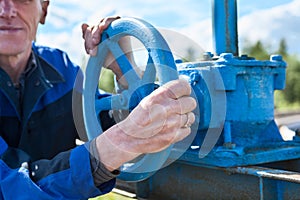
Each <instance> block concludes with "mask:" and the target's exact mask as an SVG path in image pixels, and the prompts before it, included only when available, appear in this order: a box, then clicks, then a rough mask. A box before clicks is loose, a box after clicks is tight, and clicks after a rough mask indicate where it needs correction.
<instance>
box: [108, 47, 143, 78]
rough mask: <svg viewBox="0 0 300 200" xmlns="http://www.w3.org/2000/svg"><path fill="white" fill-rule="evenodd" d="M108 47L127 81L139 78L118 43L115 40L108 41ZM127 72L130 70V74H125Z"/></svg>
mask: <svg viewBox="0 0 300 200" xmlns="http://www.w3.org/2000/svg"><path fill="white" fill-rule="evenodd" d="M108 48H109V49H110V51H111V52H112V54H113V56H114V57H115V59H116V61H117V63H118V65H119V66H120V69H121V70H122V73H123V75H125V78H126V80H127V82H136V81H138V80H140V78H139V76H138V75H137V74H136V72H135V70H134V68H133V67H132V65H131V63H130V62H129V60H128V58H127V57H126V54H125V53H124V52H123V50H122V49H121V47H120V45H119V44H118V43H117V42H113V41H110V42H109V44H108ZM129 72H131V73H130V76H127V75H126V74H127V73H129Z"/></svg>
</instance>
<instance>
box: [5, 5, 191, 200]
mask: <svg viewBox="0 0 300 200" xmlns="http://www.w3.org/2000/svg"><path fill="white" fill-rule="evenodd" d="M48 6H49V1H41V0H0V80H1V82H0V106H1V107H0V156H1V160H0V170H1V171H0V199H87V198H90V197H95V196H98V195H101V194H105V193H107V192H109V191H110V190H111V189H112V188H113V187H114V183H115V177H116V176H117V175H118V173H119V172H118V169H119V167H120V166H121V165H122V164H123V163H126V162H128V161H130V160H132V159H134V158H136V157H137V156H139V155H141V154H145V153H153V152H158V151H161V150H163V149H165V148H167V147H168V146H169V145H170V144H172V143H175V142H177V141H180V140H182V139H183V138H185V137H186V136H187V135H189V134H190V131H191V130H190V127H189V126H190V125H191V123H193V122H194V120H195V117H194V115H193V113H191V111H192V110H193V109H194V108H195V106H196V103H195V100H194V99H193V98H191V97H188V96H189V94H190V90H191V89H190V86H189V84H188V83H187V82H185V81H173V82H170V83H169V84H166V85H165V86H164V87H160V88H159V89H157V90H156V91H154V92H153V93H152V94H151V95H149V96H148V97H146V98H145V99H144V100H143V101H142V102H141V103H140V104H139V105H138V106H137V107H136V108H135V109H134V110H133V111H132V112H131V113H130V115H129V116H128V117H127V118H126V119H125V120H123V121H122V122H120V123H119V124H116V125H114V126H112V127H111V128H109V129H108V130H106V131H105V132H104V133H103V134H101V135H100V136H98V137H97V138H95V139H94V140H92V141H90V142H87V143H86V144H84V145H81V146H76V145H75V139H76V138H78V134H79V133H78V132H77V130H76V128H75V125H74V122H73V115H72V91H73V85H74V81H75V77H76V75H77V73H78V70H79V69H78V67H77V66H75V65H74V64H72V62H71V61H70V60H69V58H68V56H67V55H66V54H65V53H64V52H62V51H60V50H58V49H53V48H49V47H43V46H36V45H35V44H34V43H32V41H33V40H34V39H35V36H36V31H37V28H38V24H39V23H41V24H44V23H45V19H46V16H47V8H48ZM113 20H115V18H106V19H104V20H103V21H102V22H101V23H100V24H99V25H97V26H92V27H89V26H88V25H86V24H84V25H83V26H82V31H83V37H84V38H85V47H86V50H87V52H88V53H90V54H92V55H94V51H95V49H96V46H97V45H98V44H99V42H100V37H101V33H102V32H103V30H104V29H105V28H107V26H108V25H109V24H110V23H111V21H113ZM113 70H114V71H118V70H119V69H113ZM161 108H163V111H164V112H162V109H161ZM162 122H164V123H162Z"/></svg>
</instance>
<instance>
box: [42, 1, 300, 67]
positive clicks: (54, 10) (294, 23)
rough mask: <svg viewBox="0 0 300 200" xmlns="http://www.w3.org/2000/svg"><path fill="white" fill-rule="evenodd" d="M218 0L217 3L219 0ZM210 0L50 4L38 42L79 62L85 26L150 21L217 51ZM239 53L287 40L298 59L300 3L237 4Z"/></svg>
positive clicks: (207, 48) (204, 48)
mask: <svg viewBox="0 0 300 200" xmlns="http://www.w3.org/2000/svg"><path fill="white" fill-rule="evenodd" d="M216 1H218V0H216ZM212 2H213V1H212V0H173V1H163V0H151V1H149V0H130V1H124V0H113V1H108V0H84V1H82V0H72V1H70V0H51V2H50V7H49V14H48V18H47V21H46V24H45V25H43V26H40V28H39V31H38V35H37V42H38V43H39V44H43V45H48V46H51V47H56V48H60V49H62V50H64V51H66V52H68V54H69V56H70V58H71V60H73V61H74V62H75V63H78V64H80V63H81V62H82V58H83V56H84V55H85V53H84V49H83V39H82V37H81V24H82V23H83V22H87V23H89V24H91V25H92V24H97V22H98V21H99V20H100V19H102V18H103V17H106V16H111V15H120V16H122V17H136V18H141V19H144V20H146V21H147V22H149V23H151V24H152V25H154V26H155V27H157V28H163V29H167V30H171V31H174V32H178V33H179V34H182V35H184V36H185V37H188V38H189V39H191V40H192V41H194V42H195V43H197V44H198V45H199V46H200V47H201V48H202V49H203V51H209V52H214V47H213V34H212V20H211V18H212V17H211V16H212ZM237 6H238V40H239V49H242V48H243V46H244V45H246V44H248V43H254V42H256V41H257V40H261V41H262V42H263V43H264V44H266V46H267V48H268V49H270V50H271V51H272V50H273V51H274V50H276V49H277V47H278V43H279V41H280V39H282V38H285V40H286V42H287V46H288V52H289V53H291V54H297V55H300V45H299V44H300V42H299V39H298V36H300V12H299V9H300V1H299V0H237Z"/></svg>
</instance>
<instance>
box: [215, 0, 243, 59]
mask: <svg viewBox="0 0 300 200" xmlns="http://www.w3.org/2000/svg"><path fill="white" fill-rule="evenodd" d="M212 23H213V35H214V46H215V51H216V52H215V53H216V55H221V54H222V53H232V54H233V55H235V56H238V34H237V2H236V0H213V22H212Z"/></svg>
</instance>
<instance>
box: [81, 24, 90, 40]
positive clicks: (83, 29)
mask: <svg viewBox="0 0 300 200" xmlns="http://www.w3.org/2000/svg"><path fill="white" fill-rule="evenodd" d="M88 27H89V25H88V24H86V23H83V24H82V25H81V30H82V38H83V39H85V32H86V30H87V28H88Z"/></svg>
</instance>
